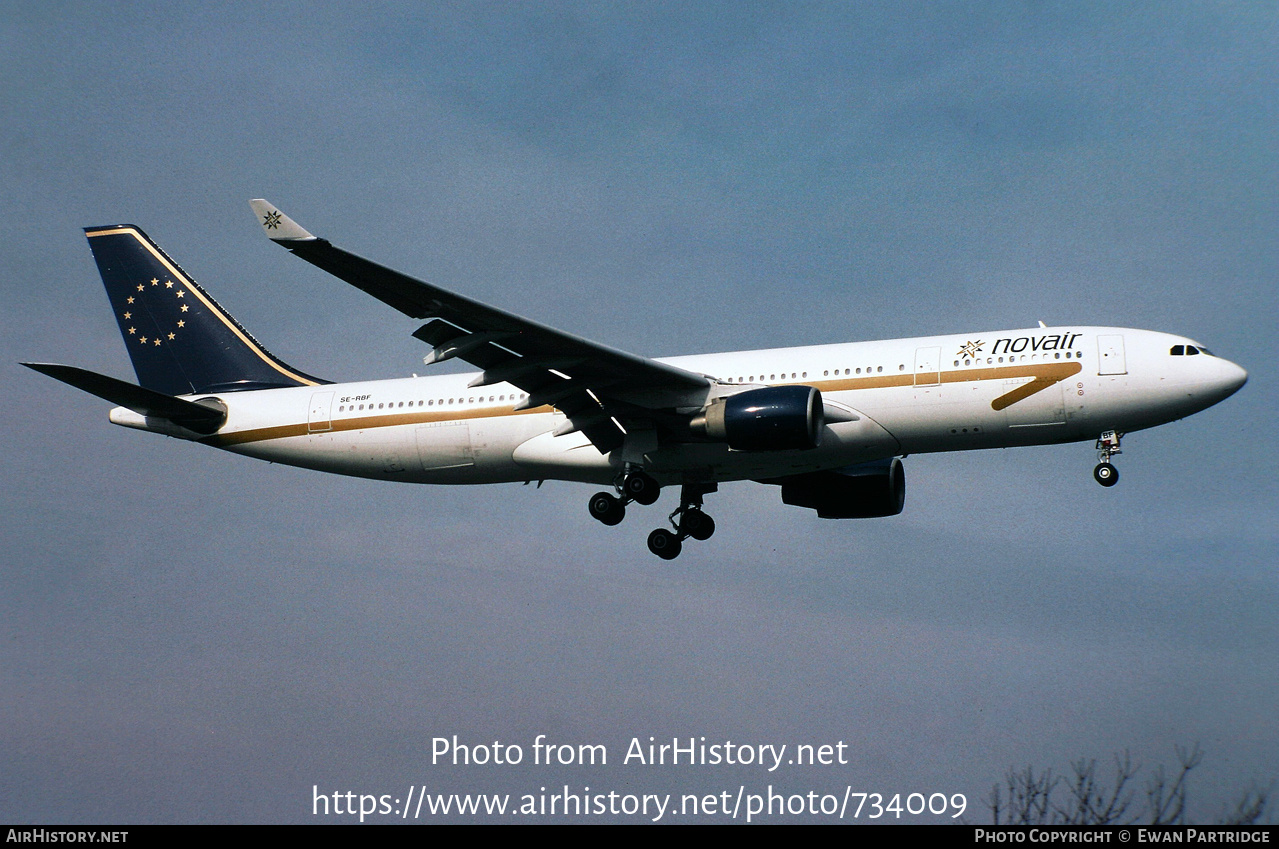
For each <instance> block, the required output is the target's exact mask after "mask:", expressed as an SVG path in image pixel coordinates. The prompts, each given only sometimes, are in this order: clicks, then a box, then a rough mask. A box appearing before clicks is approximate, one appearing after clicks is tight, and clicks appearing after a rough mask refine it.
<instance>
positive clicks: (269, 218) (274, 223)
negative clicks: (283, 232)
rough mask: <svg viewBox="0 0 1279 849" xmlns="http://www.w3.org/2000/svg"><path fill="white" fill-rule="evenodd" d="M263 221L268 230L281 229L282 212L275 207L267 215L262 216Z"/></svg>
mask: <svg viewBox="0 0 1279 849" xmlns="http://www.w3.org/2000/svg"><path fill="white" fill-rule="evenodd" d="M262 223H263V224H264V225H265V226H266V229H268V230H279V229H280V213H278V212H276V211H275V210H274V209H273V210H271V211H270V212H268V213H267V214H266V215H263V216H262Z"/></svg>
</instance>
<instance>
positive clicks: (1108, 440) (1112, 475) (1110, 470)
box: [1092, 430, 1123, 486]
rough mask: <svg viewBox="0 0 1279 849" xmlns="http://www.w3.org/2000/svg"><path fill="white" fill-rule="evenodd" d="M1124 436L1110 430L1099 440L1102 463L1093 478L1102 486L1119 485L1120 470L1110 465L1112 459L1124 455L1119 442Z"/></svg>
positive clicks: (1094, 471)
mask: <svg viewBox="0 0 1279 849" xmlns="http://www.w3.org/2000/svg"><path fill="white" fill-rule="evenodd" d="M1122 436H1123V434H1122V433H1119V432H1118V431H1113V430H1108V431H1106V432H1105V433H1103V434H1102V435H1101V436H1100V437H1098V438H1097V459H1098V460H1100V461H1101V462H1100V463H1098V464H1097V465H1096V467H1094V468H1093V470H1092V476H1093V477H1094V478H1096V480H1097V483H1099V484H1101V485H1102V486H1114V485H1115V484H1117V483H1119V470H1118V469H1116V468H1115V467H1114V466H1112V465H1111V464H1110V458H1111V457H1113V456H1115V455H1116V454H1122V453H1123V452H1122V451H1121V450H1120V449H1119V440H1120V437H1122Z"/></svg>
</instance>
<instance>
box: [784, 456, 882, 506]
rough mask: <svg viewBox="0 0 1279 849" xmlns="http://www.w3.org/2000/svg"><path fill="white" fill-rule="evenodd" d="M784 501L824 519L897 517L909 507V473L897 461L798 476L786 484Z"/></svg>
mask: <svg viewBox="0 0 1279 849" xmlns="http://www.w3.org/2000/svg"><path fill="white" fill-rule="evenodd" d="M782 501H783V502H785V503H786V504H793V505H795V506H796V507H808V508H809V509H811V510H816V511H817V515H818V516H820V517H821V518H823V519H874V518H878V517H880V516H896V515H897V514H898V513H900V512H901V511H902V508H903V507H904V506H905V505H906V469H905V468H904V467H903V466H902V461H901V460H899V459H897V458H896V457H894V458H893V459H892V460H889V461H886V462H881V463H868V464H866V465H864V466H855V467H853V468H851V469H844V470H842V471H838V472H815V473H813V474H809V475H797V476H796V477H794V478H790V479H788V480H786V481H785V482H783V483H782Z"/></svg>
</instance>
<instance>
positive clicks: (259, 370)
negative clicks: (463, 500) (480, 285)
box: [24, 200, 1248, 559]
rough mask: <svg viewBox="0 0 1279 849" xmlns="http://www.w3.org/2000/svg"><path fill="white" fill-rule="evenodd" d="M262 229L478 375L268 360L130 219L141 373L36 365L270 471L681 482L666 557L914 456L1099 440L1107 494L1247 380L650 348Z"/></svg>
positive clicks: (1048, 358) (286, 223)
mask: <svg viewBox="0 0 1279 849" xmlns="http://www.w3.org/2000/svg"><path fill="white" fill-rule="evenodd" d="M250 205H251V206H252V207H253V210H254V212H255V213H256V215H257V217H258V220H259V223H261V225H262V226H263V228H264V229H265V230H266V234H267V236H269V237H270V238H271V240H272V241H274V242H276V243H277V244H279V245H282V246H283V247H285V248H287V249H288V250H289V251H291V252H292V253H294V254H295V255H297V256H299V257H301V258H302V259H304V260H306V261H307V262H310V263H312V264H314V265H316V266H319V267H320V268H322V269H324V270H325V271H328V272H329V273H331V274H333V275H335V276H337V277H339V278H341V279H342V280H345V281H346V282H348V283H350V284H352V285H354V286H357V287H358V288H360V289H362V290H364V291H365V292H367V293H369V294H370V295H373V296H374V297H376V298H379V299H380V300H382V301H384V302H386V303H387V304H389V305H390V306H392V307H394V308H396V309H398V310H399V311H401V312H403V313H405V314H406V315H408V316H410V317H412V318H415V319H430V320H429V321H427V322H426V323H425V324H423V325H422V326H421V327H419V328H418V330H417V331H416V332H415V333H414V334H413V335H414V336H415V337H417V338H418V339H420V340H422V341H423V342H424V343H426V344H427V345H428V346H430V352H429V353H428V354H427V355H426V358H425V362H426V364H428V365H430V364H432V363H439V362H444V361H446V360H449V359H452V358H454V357H457V358H460V359H462V360H464V361H466V362H468V363H470V364H472V365H474V366H476V367H478V368H479V369H481V371H480V372H479V373H478V374H476V373H471V374H449V375H440V376H432V377H417V376H414V377H411V378H406V379H399V380H376V381H367V382H360V383H340V384H339V383H331V382H329V381H326V380H321V379H319V378H316V377H312V376H311V375H308V374H306V373H304V372H302V371H299V370H298V369H295V368H293V367H292V366H289V365H287V364H285V363H284V362H282V361H281V360H279V359H278V358H276V357H274V356H272V355H271V354H270V353H268V352H267V351H266V349H265V348H263V347H262V346H261V345H260V344H258V342H257V341H256V340H255V339H254V338H253V337H252V336H251V335H249V333H248V331H247V330H245V329H244V328H243V327H241V326H240V324H239V323H238V322H237V321H236V320H235V319H233V318H232V317H231V316H230V315H229V314H228V313H227V312H226V311H225V310H223V309H222V308H221V307H220V306H219V305H218V304H217V302H216V301H214V300H213V298H212V297H210V296H209V295H208V293H206V292H205V291H204V289H202V288H201V287H200V286H198V285H197V284H196V282H195V281H194V280H193V279H192V278H191V277H190V276H189V275H187V274H186V272H184V271H183V270H182V269H181V268H179V267H178V265H177V264H176V263H175V262H173V261H172V260H171V259H169V257H168V256H167V255H166V254H165V253H164V252H163V251H161V250H160V248H159V247H157V246H156V244H155V243H154V242H152V241H151V240H150V239H149V238H148V237H147V236H146V234H145V233H143V232H142V231H141V230H140V229H138V228H137V227H134V226H132V225H116V226H108V227H89V228H86V230H85V234H86V236H87V237H88V239H89V245H90V247H91V248H92V250H93V256H94V259H95V260H96V261H97V264H98V269H99V270H100V272H101V274H102V280H103V282H104V283H105V284H106V289H107V295H108V297H109V299H110V301H111V308H112V310H113V311H114V312H115V315H116V320H117V321H118V322H119V325H120V332H121V333H122V334H123V336H124V341H125V344H126V345H127V346H128V350H129V356H130V357H131V358H132V360H133V367H134V370H135V371H136V372H137V377H138V382H139V383H140V384H141V386H135V385H134V384H131V383H127V382H125V381H122V380H117V379H115V378H111V377H107V376H105V375H99V374H95V373H93V372H89V371H85V370H83V369H78V368H74V367H71V366H64V365H54V364H48V363H25V364H24V365H28V366H30V367H31V368H33V369H35V370H37V371H40V372H43V373H44V374H47V375H49V376H50V377H54V378H56V379H58V380H61V381H63V382H65V383H69V384H71V385H72V386H75V387H77V388H79V389H83V390H85V391H86V392H90V393H92V394H94V395H97V396H99V397H101V398H104V399H106V400H108V401H110V402H112V403H113V404H117V405H119V406H117V407H116V408H115V409H113V410H111V413H110V419H111V421H112V422H115V423H116V424H119V425H124V426H125V427H132V428H137V429H139V430H147V431H152V432H154V433H162V434H165V435H167V436H175V437H179V438H182V439H188V440H191V441H193V442H202V443H204V444H206V445H212V446H214V447H217V448H223V449H225V450H227V451H232V452H235V453H238V454H246V455H248V456H250V457H257V458H260V459H263V460H270V461H273V462H276V463H287V464H290V465H294V466H302V467H305V468H309V469H317V470H320V471H326V472H336V473H338V474H344V475H355V476H358V477H366V478H374V479H378V480H394V481H405V482H411V483H439V484H476V483H500V482H524V483H528V482H531V481H539V482H540V481H542V480H566V481H581V482H586V483H595V484H603V485H606V486H607V485H611V487H612V489H611V491H607V490H606V491H603V492H599V493H596V494H595V495H594V496H592V497H591V499H590V502H589V509H590V512H591V515H592V516H594V517H595V518H596V519H598V520H599V521H601V522H603V523H604V524H606V525H616V524H618V523H619V522H621V521H622V519H623V518H624V516H625V514H626V510H627V506H628V505H629V504H631V503H632V502H634V503H637V504H640V505H650V504H653V503H655V502H656V501H657V499H658V496H659V493H660V490H661V488H662V487H668V486H671V487H673V486H676V485H678V486H679V487H680V498H679V506H678V507H677V508H676V509H675V511H674V512H672V513H671V514H670V516H669V522H670V525H671V530H667V529H665V528H659V529H658V530H655V531H653V532H652V533H651V534H650V535H649V537H648V547H649V549H650V550H651V551H652V552H653V553H654V554H656V555H658V556H659V557H663V558H666V559H672V558H674V557H676V556H678V555H679V553H680V549H681V546H682V541H683V540H685V539H688V538H690V537H691V538H692V539H696V540H704V539H707V538H709V537H710V536H711V534H712V533H713V532H714V530H715V524H714V522H713V521H712V519H711V517H710V516H709V515H707V514H706V513H705V512H704V511H703V509H702V500H703V497H704V496H705V495H707V494H708V493H711V492H714V491H715V490H716V489H717V487H718V485H719V484H720V483H721V482H724V481H737V480H753V481H758V482H760V483H765V484H774V485H777V486H779V487H780V489H781V496H782V501H784V502H785V503H786V504H793V505H797V506H800V507H806V508H809V509H812V510H815V511H817V514H818V516H821V517H823V518H830V519H849V518H869V517H876V516H893V515H896V514H898V513H900V512H901V510H902V507H903V505H904V503H905V497H906V479H905V474H904V472H903V469H902V462H901V459H900V458H901V457H903V456H905V455H907V454H915V453H923V452H930V451H958V450H966V449H976V448H1005V447H1009V446H1017V445H1048V444H1054V443H1062V442H1076V441H1095V442H1096V449H1097V451H1098V453H1099V459H1100V463H1098V464H1097V466H1096V468H1095V469H1094V470H1093V474H1094V476H1095V477H1096V479H1097V482H1098V483H1100V484H1102V485H1103V486H1112V485H1113V484H1114V483H1115V482H1116V481H1117V480H1118V476H1119V473H1118V471H1117V470H1116V469H1115V467H1114V466H1113V465H1112V464H1111V458H1112V457H1114V455H1116V454H1118V453H1120V438H1121V437H1122V436H1123V434H1124V433H1126V432H1130V431H1134V430H1139V429H1141V428H1148V427H1154V426H1155V425H1160V424H1164V423H1166V422H1171V421H1173V420H1175V419H1180V418H1182V417H1184V416H1188V415H1190V414H1191V413H1195V412H1198V411H1199V410H1203V409H1205V408H1207V407H1210V406H1212V405H1213V404H1216V403H1217V402H1218V401H1221V400H1223V399H1224V398H1227V397H1228V396H1230V395H1231V394H1233V393H1234V392H1236V391H1237V390H1238V389H1239V388H1240V387H1241V386H1243V385H1244V382H1245V381H1246V380H1247V379H1248V375H1247V373H1246V372H1245V371H1244V370H1243V369H1242V368H1240V367H1239V366H1237V365H1235V364H1234V363H1231V362H1229V361H1227V360H1224V359H1221V358H1220V357H1217V356H1214V355H1213V354H1211V353H1210V352H1209V351H1208V350H1207V349H1206V348H1204V347H1203V346H1202V345H1200V344H1199V343H1198V342H1195V341H1193V340H1191V339H1186V338H1184V337H1181V336H1174V335H1170V334H1167V333H1156V332H1153V331H1148V330H1129V329H1124V328H1116V327H1080V326H1073V325H1072V326H1067V327H1045V326H1044V325H1043V323H1042V322H1041V323H1040V326H1039V327H1037V328H1031V329H1024V330H999V331H982V332H980V333H966V334H960V335H948V336H930V337H924V338H918V339H894V340H888V341H882V342H852V343H847V344H839V345H819V346H812V347H803V348H775V349H770V350H761V351H739V352H734V353H726V354H703V355H698V356H687V357H673V358H670V359H660V360H659V359H647V358H645V357H640V356H636V355H634V354H628V353H626V352H624V351H619V350H616V349H614V348H610V347H607V346H605V345H600V344H598V343H595V342H590V341H588V340H586V339H582V338H579V337H577V336H573V335H571V334H568V333H564V332H563V331H560V330H555V329H552V328H550V327H546V326H544V325H541V324H537V323H536V322H533V321H529V320H528V319H524V318H520V317H519V316H516V315H512V314H511V313H508V312H504V311H502V310H499V309H497V308H495V307H490V306H487V305H486V304H482V303H479V302H477V301H473V300H471V299H469V298H466V297H463V296H461V295H457V294H454V293H452V292H449V291H446V290H444V289H441V288H439V287H437V286H433V285H431V284H429V283H423V282H422V281H420V280H415V279H413V278H411V277H408V276H406V275H404V274H400V273H399V272H396V271H392V270H390V269H388V268H384V267H383V266H380V265H377V264H376V263H373V262H370V261H369V260H367V259H363V258H361V257H359V256H356V255H354V254H352V253H349V252H347V251H344V250H342V249H341V248H338V247H335V246H334V245H332V244H331V243H329V242H328V241H326V240H324V239H319V238H316V237H315V236H313V235H311V234H310V233H308V232H307V231H306V230H304V229H302V228H301V227H300V226H298V225H297V224H296V223H295V222H294V221H292V220H291V219H290V218H288V217H287V216H285V215H284V214H283V213H281V212H280V211H279V210H278V209H276V208H275V207H274V206H272V205H271V204H270V203H268V202H267V201H265V200H254V201H250Z"/></svg>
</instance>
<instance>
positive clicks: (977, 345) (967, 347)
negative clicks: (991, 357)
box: [955, 339, 986, 357]
mask: <svg viewBox="0 0 1279 849" xmlns="http://www.w3.org/2000/svg"><path fill="white" fill-rule="evenodd" d="M984 344H986V343H985V342H982V341H981V340H980V339H978V340H977V341H976V342H965V343H964V344H963V345H962V346H960V348H959V353H958V354H956V355H955V356H957V357H975V356H977V355H978V354H980V353H981V346H982V345H984Z"/></svg>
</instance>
